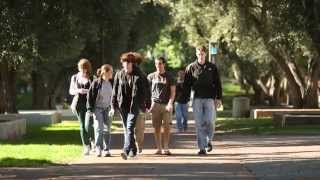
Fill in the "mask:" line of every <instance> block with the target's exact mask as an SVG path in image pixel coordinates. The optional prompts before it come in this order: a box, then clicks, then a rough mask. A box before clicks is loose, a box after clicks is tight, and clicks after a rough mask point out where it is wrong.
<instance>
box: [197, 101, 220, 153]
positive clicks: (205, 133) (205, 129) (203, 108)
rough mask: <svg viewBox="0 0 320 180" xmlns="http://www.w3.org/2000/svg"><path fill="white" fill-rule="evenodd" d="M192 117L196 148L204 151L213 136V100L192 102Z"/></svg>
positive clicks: (214, 117)
mask: <svg viewBox="0 0 320 180" xmlns="http://www.w3.org/2000/svg"><path fill="white" fill-rule="evenodd" d="M193 115H194V119H195V123H196V130H197V141H198V148H199V149H201V150H204V149H205V148H206V147H207V145H208V143H209V142H211V140H212V138H213V134H214V125H215V120H216V111H215V107H214V100H213V99H200V98H195V99H194V100H193Z"/></svg>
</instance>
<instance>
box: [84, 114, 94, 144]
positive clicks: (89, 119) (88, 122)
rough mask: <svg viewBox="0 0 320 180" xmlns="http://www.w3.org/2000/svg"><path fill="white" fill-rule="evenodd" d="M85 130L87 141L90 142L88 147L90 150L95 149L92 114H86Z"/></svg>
mask: <svg viewBox="0 0 320 180" xmlns="http://www.w3.org/2000/svg"><path fill="white" fill-rule="evenodd" d="M85 128H86V132H87V136H88V140H89V142H90V147H91V149H92V150H94V149H95V143H94V141H95V138H94V127H93V114H91V113H89V112H86V118H85Z"/></svg>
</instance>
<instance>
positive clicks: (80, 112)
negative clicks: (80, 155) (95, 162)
mask: <svg viewBox="0 0 320 180" xmlns="http://www.w3.org/2000/svg"><path fill="white" fill-rule="evenodd" d="M76 113H77V118H78V120H79V122H80V137H81V142H82V145H83V147H84V155H89V151H90V142H89V138H88V135H87V132H86V128H85V121H86V120H85V119H86V109H85V108H78V109H77V110H76Z"/></svg>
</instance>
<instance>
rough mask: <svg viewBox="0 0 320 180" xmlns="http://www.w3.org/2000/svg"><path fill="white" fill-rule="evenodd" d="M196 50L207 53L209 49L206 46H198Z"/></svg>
mask: <svg viewBox="0 0 320 180" xmlns="http://www.w3.org/2000/svg"><path fill="white" fill-rule="evenodd" d="M196 50H198V51H201V52H207V48H206V47H205V46H197V47H196Z"/></svg>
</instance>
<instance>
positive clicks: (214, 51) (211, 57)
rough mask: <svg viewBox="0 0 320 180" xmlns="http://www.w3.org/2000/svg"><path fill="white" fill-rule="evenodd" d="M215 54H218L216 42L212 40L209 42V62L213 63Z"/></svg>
mask: <svg viewBox="0 0 320 180" xmlns="http://www.w3.org/2000/svg"><path fill="white" fill-rule="evenodd" d="M217 54H218V48H217V44H216V43H214V42H209V62H211V63H213V64H215V63H216V57H217Z"/></svg>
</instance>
